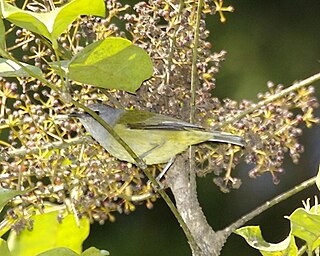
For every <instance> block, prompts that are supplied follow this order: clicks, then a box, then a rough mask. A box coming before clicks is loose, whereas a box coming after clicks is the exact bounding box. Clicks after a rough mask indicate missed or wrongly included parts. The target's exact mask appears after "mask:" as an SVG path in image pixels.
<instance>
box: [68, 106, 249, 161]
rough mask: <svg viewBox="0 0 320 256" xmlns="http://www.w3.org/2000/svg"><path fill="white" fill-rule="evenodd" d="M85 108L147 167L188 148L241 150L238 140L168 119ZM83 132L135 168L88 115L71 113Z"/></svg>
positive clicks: (230, 135) (115, 110)
mask: <svg viewBox="0 0 320 256" xmlns="http://www.w3.org/2000/svg"><path fill="white" fill-rule="evenodd" d="M88 107H89V108H90V109H91V110H93V111H94V112H95V113H96V114H98V115H99V116H100V117H101V118H102V119H103V120H104V121H105V122H106V123H108V124H109V125H110V126H111V127H112V128H113V129H114V131H115V132H116V133H117V134H118V135H119V136H120V137H121V139H122V140H123V141H124V142H125V143H126V144H127V145H128V146H129V147H130V148H131V149H132V150H133V151H134V152H135V154H136V155H137V156H138V157H139V158H140V159H142V160H143V161H144V162H145V163H146V164H147V165H153V164H162V163H168V162H169V161H171V160H172V159H174V158H175V156H176V155H179V154H181V153H182V152H184V151H185V150H187V149H188V147H189V146H191V145H196V144H200V143H204V142H218V143H229V144H233V145H237V146H240V147H244V146H245V142H244V138H243V137H242V136H238V135H234V134H231V133H225V132H221V131H210V130H206V129H205V128H204V127H202V126H199V125H196V124H191V123H188V122H185V121H182V120H179V119H176V118H173V117H170V116H166V115H162V114H157V113H152V112H149V111H144V110H126V109H119V108H113V107H110V106H107V105H105V104H103V103H94V104H90V105H88ZM70 116H71V117H76V118H78V119H79V121H80V122H81V123H82V125H83V126H84V128H85V129H86V131H87V132H89V133H90V134H91V136H92V137H93V138H94V139H95V140H96V141H97V142H98V143H100V145H101V146H102V147H103V148H104V149H106V151H107V152H108V153H109V154H110V155H112V156H114V157H115V158H117V159H119V160H121V161H126V162H129V163H133V164H135V160H134V159H133V158H132V156H131V155H130V154H129V153H128V152H127V150H126V149H125V148H124V147H123V146H122V145H121V144H120V143H119V142H118V141H117V140H116V139H115V138H114V137H113V136H112V135H111V134H110V133H109V132H108V131H107V130H106V129H105V128H104V127H103V126H102V125H101V124H100V123H99V122H98V121H97V120H96V119H94V118H93V117H92V116H91V115H90V114H88V113H86V112H73V113H71V114H70Z"/></svg>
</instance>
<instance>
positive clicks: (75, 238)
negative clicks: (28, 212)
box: [8, 208, 90, 256]
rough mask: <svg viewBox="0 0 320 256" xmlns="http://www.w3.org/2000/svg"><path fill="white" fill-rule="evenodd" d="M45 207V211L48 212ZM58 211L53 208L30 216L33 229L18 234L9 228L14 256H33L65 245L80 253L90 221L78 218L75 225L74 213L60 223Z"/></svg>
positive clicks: (9, 242) (10, 244)
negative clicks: (78, 224) (78, 220)
mask: <svg viewBox="0 0 320 256" xmlns="http://www.w3.org/2000/svg"><path fill="white" fill-rule="evenodd" d="M48 209H50V208H46V210H45V211H46V212H48ZM59 213H60V211H58V210H54V211H51V212H48V213H45V214H38V215H35V216H33V217H32V220H33V230H32V231H29V230H26V229H25V230H23V231H22V232H21V233H20V234H19V235H17V234H16V232H15V231H13V230H11V232H10V234H9V238H8V245H9V249H10V251H11V252H12V254H14V255H15V256H19V255H21V256H22V255H23V256H33V255H37V254H39V253H42V252H46V251H48V250H50V249H54V248H58V247H66V248H69V249H71V250H73V251H74V252H76V253H81V251H82V243H83V241H84V240H85V239H86V238H87V236H88V235H89V229H90V223H89V220H88V219H87V218H82V219H80V226H79V227H78V226H77V222H76V219H75V217H74V215H71V214H69V215H67V216H66V217H65V218H64V219H63V220H62V222H61V223H59V222H58V220H57V217H58V214H59ZM60 214H61V213H60Z"/></svg>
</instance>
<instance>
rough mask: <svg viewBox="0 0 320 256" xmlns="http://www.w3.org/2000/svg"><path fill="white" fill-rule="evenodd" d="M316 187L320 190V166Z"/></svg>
mask: <svg viewBox="0 0 320 256" xmlns="http://www.w3.org/2000/svg"><path fill="white" fill-rule="evenodd" d="M316 185H317V187H318V189H319V190H320V165H319V170H318V174H317V178H316Z"/></svg>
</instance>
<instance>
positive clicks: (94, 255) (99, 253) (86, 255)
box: [81, 247, 110, 256]
mask: <svg viewBox="0 0 320 256" xmlns="http://www.w3.org/2000/svg"><path fill="white" fill-rule="evenodd" d="M107 255H110V253H109V252H108V251H106V250H99V249H97V248H94V247H90V248H88V249H87V250H85V251H84V252H83V253H81V256H107Z"/></svg>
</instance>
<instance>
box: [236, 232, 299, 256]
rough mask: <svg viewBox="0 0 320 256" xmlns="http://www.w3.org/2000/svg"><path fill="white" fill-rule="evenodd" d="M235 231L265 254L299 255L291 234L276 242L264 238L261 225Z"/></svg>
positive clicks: (271, 255) (276, 255)
mask: <svg viewBox="0 0 320 256" xmlns="http://www.w3.org/2000/svg"><path fill="white" fill-rule="evenodd" d="M235 233H236V234H238V235H240V236H242V237H243V238H244V239H246V241H247V243H248V244H249V245H250V246H251V247H253V248H256V249H258V250H259V251H260V252H261V254H262V255H264V256H281V255H283V256H285V255H297V252H298V248H297V246H296V244H295V241H294V237H293V236H292V235H289V236H288V237H287V238H286V239H285V240H283V241H282V242H280V243H277V244H274V243H269V242H267V241H265V240H264V239H263V237H262V234H261V230H260V227H258V226H247V227H243V228H239V229H237V230H236V231H235Z"/></svg>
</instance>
